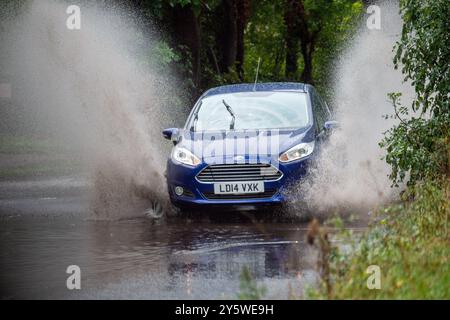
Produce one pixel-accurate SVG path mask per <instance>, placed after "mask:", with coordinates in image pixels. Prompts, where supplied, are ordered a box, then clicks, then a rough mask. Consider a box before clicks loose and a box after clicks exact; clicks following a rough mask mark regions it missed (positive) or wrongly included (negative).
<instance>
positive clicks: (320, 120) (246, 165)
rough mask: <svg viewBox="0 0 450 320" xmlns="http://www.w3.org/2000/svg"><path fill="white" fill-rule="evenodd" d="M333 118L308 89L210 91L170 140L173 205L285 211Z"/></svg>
mask: <svg viewBox="0 0 450 320" xmlns="http://www.w3.org/2000/svg"><path fill="white" fill-rule="evenodd" d="M336 126H337V122H336V121H331V112H330V110H329V108H328V106H327V104H326V103H325V102H324V100H323V99H322V98H321V97H320V95H319V94H318V93H317V91H316V90H315V88H314V87H313V86H311V85H308V84H303V83H257V84H235V85H226V86H220V87H216V88H212V89H210V90H208V91H206V92H205V93H204V94H203V95H202V96H201V97H200V98H199V99H198V101H197V102H196V104H195V105H194V107H193V109H192V111H191V113H190V115H189V117H188V119H187V121H186V124H185V126H184V128H169V129H165V130H164V131H163V136H164V137H165V138H166V139H169V140H171V141H172V142H173V144H174V147H173V149H172V152H171V156H170V158H169V159H168V161H167V171H166V177H167V185H168V190H169V195H170V200H171V202H172V204H174V205H175V206H176V207H178V208H181V209H187V210H189V209H200V208H209V209H211V208H224V209H233V210H234V209H237V210H239V209H240V210H252V209H261V208H265V207H268V206H280V205H283V204H284V203H285V202H286V201H287V195H286V193H285V192H284V191H285V190H286V189H287V188H288V187H289V185H290V184H291V183H295V182H296V181H298V180H300V179H302V177H304V176H305V175H306V173H307V171H308V167H309V166H310V164H311V162H312V161H314V158H315V157H316V155H317V153H318V150H319V149H320V144H321V143H322V142H323V140H324V139H325V138H326V137H327V136H328V133H329V132H330V131H331V129H332V128H334V127H336Z"/></svg>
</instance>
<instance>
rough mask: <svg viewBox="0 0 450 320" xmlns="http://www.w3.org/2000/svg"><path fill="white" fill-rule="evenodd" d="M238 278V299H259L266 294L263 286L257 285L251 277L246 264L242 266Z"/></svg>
mask: <svg viewBox="0 0 450 320" xmlns="http://www.w3.org/2000/svg"><path fill="white" fill-rule="evenodd" d="M239 279H240V292H239V293H238V299H240V300H260V299H262V298H263V297H264V295H265V294H266V288H265V287H264V286H258V284H257V283H256V281H255V280H254V279H253V277H252V275H251V273H250V270H249V269H248V268H247V266H244V268H242V272H241V275H240V276H239Z"/></svg>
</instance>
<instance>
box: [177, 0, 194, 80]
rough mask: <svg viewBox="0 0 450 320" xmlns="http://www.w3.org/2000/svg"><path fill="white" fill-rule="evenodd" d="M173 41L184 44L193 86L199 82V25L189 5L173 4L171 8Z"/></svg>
mask: <svg viewBox="0 0 450 320" xmlns="http://www.w3.org/2000/svg"><path fill="white" fill-rule="evenodd" d="M172 15H173V17H172V19H171V21H173V31H174V37H175V43H178V44H181V45H183V46H186V47H187V48H188V50H189V54H190V56H191V59H190V60H191V61H190V62H191V64H192V78H193V79H192V80H193V82H194V84H195V86H198V85H199V83H200V50H201V38H200V37H201V35H200V26H199V23H198V20H197V17H196V16H195V13H194V10H193V9H192V6H191V5H185V6H183V7H182V6H180V5H175V6H174V7H173V9H172Z"/></svg>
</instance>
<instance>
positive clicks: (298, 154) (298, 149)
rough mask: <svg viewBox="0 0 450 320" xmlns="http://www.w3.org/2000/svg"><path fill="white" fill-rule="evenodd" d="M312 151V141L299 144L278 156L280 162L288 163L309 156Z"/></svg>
mask: <svg viewBox="0 0 450 320" xmlns="http://www.w3.org/2000/svg"><path fill="white" fill-rule="evenodd" d="M313 150H314V141H312V142H303V143H300V144H298V145H296V146H294V147H292V148H290V149H289V150H288V151H286V152H284V153H283V154H281V155H280V157H279V160H280V161H281V162H290V161H294V160H298V159H302V158H304V157H307V156H309V155H310V154H311V153H312V152H313Z"/></svg>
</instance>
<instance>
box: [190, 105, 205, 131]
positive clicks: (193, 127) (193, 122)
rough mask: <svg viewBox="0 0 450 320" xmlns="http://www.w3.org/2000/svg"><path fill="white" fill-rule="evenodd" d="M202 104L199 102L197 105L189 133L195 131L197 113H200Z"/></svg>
mask: <svg viewBox="0 0 450 320" xmlns="http://www.w3.org/2000/svg"><path fill="white" fill-rule="evenodd" d="M202 103H203V101H200V104H199V105H198V108H197V110H195V112H194V120H192V125H191V128H190V129H189V130H190V131H195V125H196V124H197V120H198V112H199V111H200V108H201V106H202Z"/></svg>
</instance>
